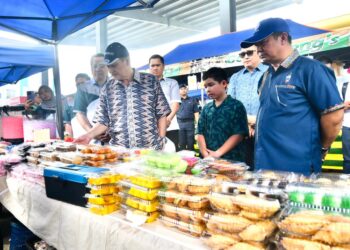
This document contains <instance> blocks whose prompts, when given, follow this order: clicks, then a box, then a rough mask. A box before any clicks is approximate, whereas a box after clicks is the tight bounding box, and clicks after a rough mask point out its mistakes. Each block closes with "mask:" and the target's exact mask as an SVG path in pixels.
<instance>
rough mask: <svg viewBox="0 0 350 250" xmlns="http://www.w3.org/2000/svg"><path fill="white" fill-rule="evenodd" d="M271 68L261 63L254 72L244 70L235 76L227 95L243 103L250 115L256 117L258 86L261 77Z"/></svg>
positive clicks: (231, 80)
mask: <svg viewBox="0 0 350 250" xmlns="http://www.w3.org/2000/svg"><path fill="white" fill-rule="evenodd" d="M268 68H269V67H268V66H266V65H264V64H262V63H260V64H259V65H258V67H256V68H255V69H254V70H253V72H250V71H249V70H248V69H246V68H243V69H241V70H240V71H238V72H237V73H235V74H233V75H232V76H231V79H230V84H229V86H228V90H227V93H228V94H229V95H231V96H232V97H233V98H235V99H237V100H239V101H241V102H242V103H243V105H244V107H245V109H246V111H247V114H248V115H256V114H257V113H258V110H259V104H260V103H259V95H258V84H259V80H260V78H261V76H262V75H263V74H264V73H265V71H266V70H267V69H268Z"/></svg>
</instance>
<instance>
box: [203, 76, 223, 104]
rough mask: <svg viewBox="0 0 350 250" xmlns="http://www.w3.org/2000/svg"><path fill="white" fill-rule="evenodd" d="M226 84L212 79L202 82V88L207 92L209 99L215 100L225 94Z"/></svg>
mask: <svg viewBox="0 0 350 250" xmlns="http://www.w3.org/2000/svg"><path fill="white" fill-rule="evenodd" d="M226 87H227V82H226V81H221V82H218V81H216V80H215V79H213V78H208V79H206V80H204V88H205V90H206V91H207V95H208V97H209V98H211V99H217V98H218V97H220V96H222V95H224V94H225V93H226Z"/></svg>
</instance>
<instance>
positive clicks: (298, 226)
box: [278, 212, 329, 236]
mask: <svg viewBox="0 0 350 250" xmlns="http://www.w3.org/2000/svg"><path fill="white" fill-rule="evenodd" d="M327 224H329V222H328V221H327V220H326V219H325V217H324V216H323V215H321V214H316V213H304V212H302V213H296V214H293V215H290V216H288V217H287V218H285V219H284V220H283V221H281V222H280V223H279V224H278V227H279V228H280V229H281V230H282V231H284V232H287V233H292V234H297V235H301V236H311V235H314V234H315V233H317V232H318V231H319V230H320V229H321V228H322V227H323V226H325V225H327Z"/></svg>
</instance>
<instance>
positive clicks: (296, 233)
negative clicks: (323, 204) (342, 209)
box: [277, 206, 350, 249]
mask: <svg viewBox="0 0 350 250" xmlns="http://www.w3.org/2000/svg"><path fill="white" fill-rule="evenodd" d="M277 221H278V222H277V224H278V227H279V230H280V232H281V236H283V237H282V240H281V243H282V245H283V246H288V249H291V246H296V244H301V245H300V246H302V245H304V244H308V245H310V247H314V246H315V244H317V243H321V244H325V245H326V246H328V249H330V247H335V246H338V247H341V246H342V245H343V246H345V245H348V244H350V217H349V214H347V213H338V212H334V211H328V212H325V211H322V210H318V209H308V208H298V207H293V206H289V207H287V208H285V209H284V210H283V212H282V213H281V216H280V217H279V218H278V220H277ZM283 238H286V239H285V240H283ZM291 238H299V239H304V240H306V241H307V242H295V241H292V240H289V239H291ZM308 249H313V248H308ZM324 249H326V248H324ZM332 249H333V248H332ZM334 249H336V248H334ZM341 249H342V248H341ZM345 249H346V248H345Z"/></svg>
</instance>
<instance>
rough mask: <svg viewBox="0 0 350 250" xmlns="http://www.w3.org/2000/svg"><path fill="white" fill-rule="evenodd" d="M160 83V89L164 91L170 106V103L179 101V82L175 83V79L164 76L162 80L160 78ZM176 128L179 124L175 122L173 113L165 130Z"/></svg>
mask: <svg viewBox="0 0 350 250" xmlns="http://www.w3.org/2000/svg"><path fill="white" fill-rule="evenodd" d="M160 85H161V86H162V90H163V92H164V95H165V98H166V99H167V101H168V104H169V106H170V107H171V104H172V103H174V102H178V103H181V97H180V89H179V84H178V83H177V81H176V80H174V79H171V78H165V77H164V78H163V79H162V80H160ZM178 129H179V124H178V123H177V118H176V115H175V116H174V118H173V119H172V121H171V123H170V126H169V127H168V129H167V131H171V130H178Z"/></svg>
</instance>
